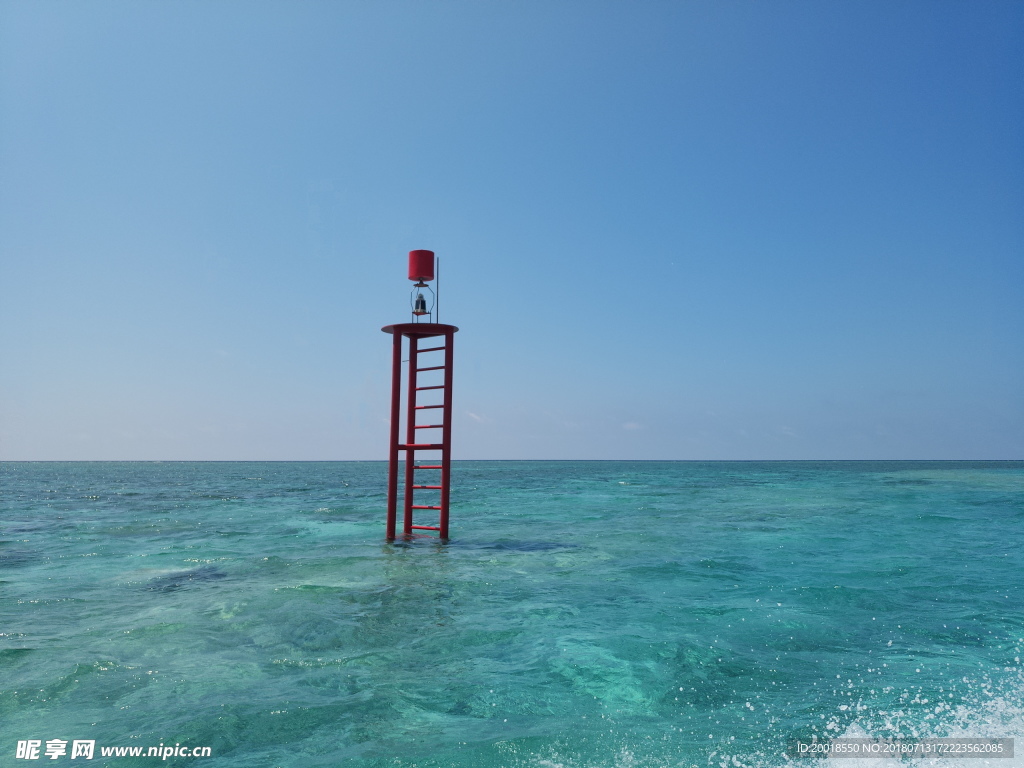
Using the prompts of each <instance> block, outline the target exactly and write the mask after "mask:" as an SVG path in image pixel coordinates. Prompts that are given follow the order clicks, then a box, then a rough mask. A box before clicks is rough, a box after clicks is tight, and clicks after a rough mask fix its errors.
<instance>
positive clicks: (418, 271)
mask: <svg viewBox="0 0 1024 768" xmlns="http://www.w3.org/2000/svg"><path fill="white" fill-rule="evenodd" d="M409 279H410V280H416V281H420V282H424V281H427V280H433V279H434V252H433V251H409Z"/></svg>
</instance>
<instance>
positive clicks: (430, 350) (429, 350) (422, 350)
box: [416, 347, 444, 352]
mask: <svg viewBox="0 0 1024 768" xmlns="http://www.w3.org/2000/svg"><path fill="white" fill-rule="evenodd" d="M439 349H444V347H431V348H430V349H417V350H416V351H417V352H437V351H438V350H439Z"/></svg>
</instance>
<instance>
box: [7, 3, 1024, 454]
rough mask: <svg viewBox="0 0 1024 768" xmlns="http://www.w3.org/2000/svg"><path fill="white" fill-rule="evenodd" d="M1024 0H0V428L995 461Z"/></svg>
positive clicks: (234, 448) (1016, 234) (1008, 301)
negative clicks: (440, 415) (440, 386)
mask: <svg viewBox="0 0 1024 768" xmlns="http://www.w3.org/2000/svg"><path fill="white" fill-rule="evenodd" d="M1022 68H1024V4H1022V3H1020V2H1001V1H1000V0H987V1H986V2H984V3H976V2H966V1H965V2H944V1H943V0H927V1H925V2H915V1H914V0H905V1H904V2H899V3H892V2H888V1H886V2H872V1H871V0H857V1H856V2H853V1H846V0H837V1H836V2H828V3H822V2H818V1H817V0H813V1H808V2H791V1H787V0H779V1H778V2H754V1H753V0H750V1H733V0H717V1H715V2H710V1H708V0H689V1H686V2H683V1H682V0H678V1H672V0H641V1H640V2H637V1H636V0H628V1H627V0H622V1H619V2H604V1H602V0H586V2H584V1H583V0H572V1H570V0H516V1H515V2H497V1H495V2H479V1H478V0H472V1H466V2H461V1H457V0H437V1H436V2H423V0H409V1H403V0H373V1H372V2H371V1H370V0H365V1H361V2H343V1H338V2H317V1H316V0H288V1H287V2H286V1H285V0H278V1H274V2H269V1H267V0H255V1H250V0H245V1H244V2H242V1H241V0H218V1H217V2H206V1H203V2H196V1H194V0H176V1H175V2H170V1H169V0H164V1H161V0H154V1H152V2H138V1H136V0H133V1H132V2H119V1H110V0H83V1H82V2H76V3H69V2H63V1H62V2H54V1H52V0H32V1H31V2H29V1H28V0H23V1H18V2H10V1H9V0H0V460H7V461H12V460H378V459H384V458H385V457H386V455H387V441H388V427H387V420H388V403H389V388H390V336H387V335H386V334H383V333H381V331H380V328H381V327H382V326H384V325H388V324H391V323H396V322H406V321H407V320H408V318H409V314H408V313H409V309H408V296H409V289H410V285H411V284H410V283H409V282H408V280H407V277H406V265H407V255H406V254H407V252H408V251H409V250H411V249H431V250H434V251H435V252H436V253H437V255H438V257H439V259H440V268H441V275H440V278H441V286H442V290H441V298H440V307H439V309H440V318H439V319H440V320H441V321H442V322H446V323H452V324H455V325H457V326H459V328H460V331H459V333H458V334H457V335H456V337H455V343H456V350H455V360H454V362H455V383H454V391H453V397H454V408H455V414H454V420H453V425H452V428H453V439H452V441H453V457H454V458H455V459H714V460H718V459H822V460H824V459H1024V299H1022V295H1024V290H1022V289H1024V78H1022Z"/></svg>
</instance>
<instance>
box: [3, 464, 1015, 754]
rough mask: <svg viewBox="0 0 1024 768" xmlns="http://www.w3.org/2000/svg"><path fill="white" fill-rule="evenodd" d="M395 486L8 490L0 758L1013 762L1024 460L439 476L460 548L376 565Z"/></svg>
mask: <svg viewBox="0 0 1024 768" xmlns="http://www.w3.org/2000/svg"><path fill="white" fill-rule="evenodd" d="M385 479H386V465H385V464H384V463H375V462H367V463H345V462H339V463H7V464H4V465H2V466H0V493H2V502H0V512H2V525H3V529H2V535H0V601H2V602H0V606H2V607H0V689H2V690H0V765H31V764H33V763H30V762H28V761H26V760H19V759H16V758H15V752H16V744H17V742H18V741H19V740H28V739H39V740H41V741H43V742H44V743H45V741H46V740H48V739H66V740H68V741H69V742H70V740H72V739H91V740H95V741H96V744H97V753H96V756H95V758H94V759H93V760H92V761H91V762H86V763H85V764H91V765H104V764H112V765H113V764H120V765H132V764H137V765H153V764H156V763H157V762H161V761H159V760H157V759H156V758H128V757H121V758H103V757H101V756H100V754H99V751H98V750H99V745H114V746H116V745H124V746H133V745H138V746H145V747H148V746H155V745H157V744H187V745H192V746H209V747H210V751H211V757H207V758H183V757H177V758H175V757H171V758H169V759H168V760H166V761H164V763H165V764H174V765H207V766H218V767H221V766H224V767H226V766H282V767H285V766H288V767H291V766H294V767H295V768H298V767H299V766H302V767H303V768H306V767H308V766H353V767H356V768H371V767H373V768H378V767H380V768H383V767H384V766H395V767H398V766H422V767H424V768H426V767H432V768H442V767H443V768H449V767H454V766H460V767H461V766H466V767H467V768H468V767H470V766H473V767H474V768H489V767H490V766H503V767H504V766H510V767H519V766H523V767H525V766H536V767H537V768H559V767H565V768H583V767H586V768H613V767H614V768H646V767H648V766H658V767H660V766H677V765H682V766H715V767H717V768H729V767H730V766H736V767H737V768H743V767H745V766H760V767H769V766H782V765H785V764H786V762H787V760H786V758H785V757H783V756H782V752H783V750H784V748H785V746H786V744H787V742H788V741H789V740H791V739H793V738H796V737H808V736H812V735H819V736H829V735H833V736H839V735H844V734H845V735H861V734H870V735H876V736H903V737H915V738H920V737H925V736H932V737H934V736H957V735H970V736H992V737H1014V738H1016V739H1017V745H1016V747H1017V748H1016V754H1017V757H1016V758H1014V759H1003V760H994V761H991V762H992V763H993V764H994V765H997V766H1002V767H1003V768H1010V766H1021V765H1024V758H1022V755H1024V740H1022V737H1024V678H1022V672H1021V669H1022V666H1021V656H1022V655H1024V588H1022V587H1024V546H1022V542H1024V462H991V463H985V462H968V463H952V462H934V463H932V462H922V463H913V462H877V463H876V462H849V463H846V462H821V463H818V462H742V463H740V462H737V463H730V462H708V463H700V462H697V463H690V462H456V464H455V467H454V470H453V492H452V498H453V506H452V536H453V538H452V540H451V542H450V543H448V544H446V545H443V544H440V543H439V542H437V541H436V540H428V539H417V540H414V541H412V542H408V543H406V542H399V543H395V544H387V543H385V542H384V541H383V533H384V496H383V491H384V488H385ZM423 522H428V521H427V520H426V519H424V520H423ZM42 759H44V760H46V758H45V756H43V758H42ZM65 761H68V763H65ZM83 762H85V761H83ZM797 762H798V763H799V764H800V765H808V764H809V763H807V762H806V761H797ZM960 762H963V764H964V765H968V766H976V767H977V768H980V766H982V765H984V764H985V761H982V760H964V761H960ZM36 764H41V763H36ZM45 764H47V765H50V764H56V765H60V764H72V765H77V764H78V762H77V761H76V762H70V758H69V756H63V757H60V758H59V759H58V760H46V763H45ZM942 764H943V765H951V764H955V763H954V762H953V761H949V760H944V761H942ZM869 765H871V766H874V767H876V768H877V767H878V766H879V765H880V763H879V761H870V763H869ZM839 768H854V765H853V763H851V762H850V761H842V762H841V763H840V764H839Z"/></svg>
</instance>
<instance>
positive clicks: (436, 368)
mask: <svg viewBox="0 0 1024 768" xmlns="http://www.w3.org/2000/svg"><path fill="white" fill-rule="evenodd" d="M443 370H444V366H443V365H432V366H430V367H429V368H417V369H416V373H419V372H420V371H443Z"/></svg>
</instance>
